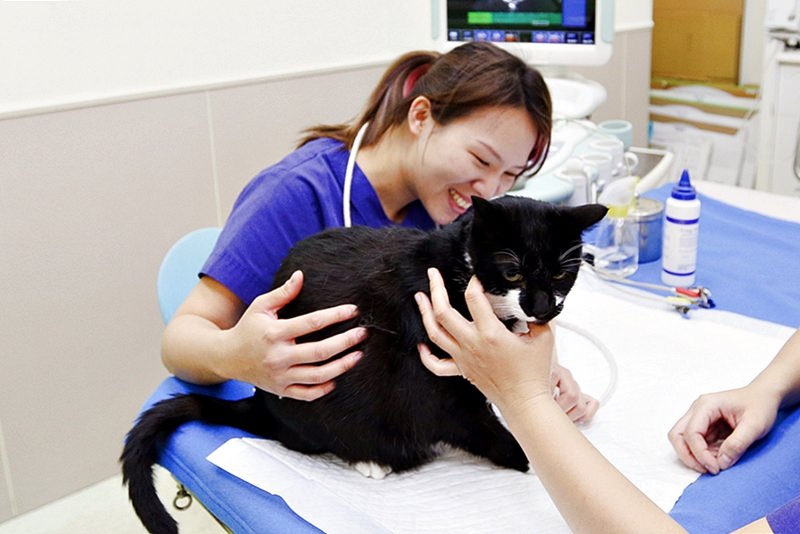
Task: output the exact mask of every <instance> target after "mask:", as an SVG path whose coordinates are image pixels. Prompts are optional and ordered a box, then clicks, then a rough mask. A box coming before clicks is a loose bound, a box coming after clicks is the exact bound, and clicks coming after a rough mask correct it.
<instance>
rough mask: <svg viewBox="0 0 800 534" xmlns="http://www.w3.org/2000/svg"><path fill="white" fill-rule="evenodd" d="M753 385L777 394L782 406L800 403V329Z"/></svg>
mask: <svg viewBox="0 0 800 534" xmlns="http://www.w3.org/2000/svg"><path fill="white" fill-rule="evenodd" d="M752 385H753V386H754V387H757V388H760V389H764V390H765V391H769V392H770V393H773V394H775V395H777V396H778V397H779V399H780V400H781V406H784V407H785V406H792V405H794V404H797V403H800V330H797V331H796V332H795V333H794V334H793V335H792V337H790V338H789V339H788V341H786V343H785V344H784V345H783V347H782V348H781V350H780V351H778V354H776V355H775V358H774V359H773V360H772V362H770V364H769V365H768V366H767V367H766V368H765V369H764V370H763V371H762V372H761V373H760V374H759V375H758V376H757V377H756V378H755V379H754V380H753V382H752Z"/></svg>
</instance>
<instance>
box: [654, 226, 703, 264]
mask: <svg viewBox="0 0 800 534" xmlns="http://www.w3.org/2000/svg"><path fill="white" fill-rule="evenodd" d="M698 221H699V219H694V220H693V223H690V222H689V221H685V220H683V221H675V220H674V219H671V218H669V217H667V218H666V225H665V226H664V254H663V256H662V260H661V266H662V269H663V270H664V271H665V272H667V273H669V274H673V275H676V276H684V275H689V274H692V273H694V272H695V270H696V265H697V237H698V235H699V233H700V232H699V230H700V225H699V224H698ZM676 223H677V224H676Z"/></svg>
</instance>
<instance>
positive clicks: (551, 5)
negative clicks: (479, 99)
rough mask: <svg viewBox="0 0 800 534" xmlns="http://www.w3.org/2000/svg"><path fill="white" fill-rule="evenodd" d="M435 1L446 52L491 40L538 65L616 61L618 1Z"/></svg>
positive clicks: (440, 38) (577, 64)
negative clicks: (437, 6) (615, 38)
mask: <svg viewBox="0 0 800 534" xmlns="http://www.w3.org/2000/svg"><path fill="white" fill-rule="evenodd" d="M434 1H436V2H438V3H439V12H438V14H436V13H434V15H435V16H436V17H437V18H438V21H439V26H440V29H441V31H439V32H438V34H439V42H440V44H441V45H442V46H441V47H442V48H443V49H450V48H454V47H456V46H458V45H460V44H463V43H465V42H467V41H491V42H493V43H495V44H497V45H499V46H501V47H503V48H506V49H508V50H509V51H511V52H513V53H514V54H516V55H518V56H520V57H522V58H523V59H524V60H526V61H527V62H528V63H530V64H531V65H536V66H550V65H552V66H557V67H562V66H563V67H566V66H581V65H602V64H604V63H606V62H607V61H608V59H609V58H610V57H611V50H612V42H613V37H614V2H613V0H434ZM434 9H435V8H434Z"/></svg>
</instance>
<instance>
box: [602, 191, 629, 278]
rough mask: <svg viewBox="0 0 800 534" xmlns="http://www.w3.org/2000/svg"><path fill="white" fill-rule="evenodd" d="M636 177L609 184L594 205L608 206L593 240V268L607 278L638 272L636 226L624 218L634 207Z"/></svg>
mask: <svg viewBox="0 0 800 534" xmlns="http://www.w3.org/2000/svg"><path fill="white" fill-rule="evenodd" d="M637 181H638V177H636V176H628V177H625V178H621V179H619V180H616V181H614V182H612V183H611V184H609V185H608V187H606V188H605V189H604V190H603V192H602V193H601V195H600V198H599V199H598V202H599V203H600V204H605V205H606V206H608V214H607V215H606V216H605V217H604V218H603V220H601V221H600V223H599V224H598V225H597V232H596V234H595V240H594V268H595V270H597V271H599V272H600V273H602V274H605V275H608V276H620V277H626V276H630V275H632V274H633V273H635V272H636V270H637V269H638V268H639V223H638V222H637V221H636V220H634V219H632V218H630V217H628V211H629V210H630V208H631V206H632V205H633V204H634V203H635V198H634V190H635V187H636V182H637Z"/></svg>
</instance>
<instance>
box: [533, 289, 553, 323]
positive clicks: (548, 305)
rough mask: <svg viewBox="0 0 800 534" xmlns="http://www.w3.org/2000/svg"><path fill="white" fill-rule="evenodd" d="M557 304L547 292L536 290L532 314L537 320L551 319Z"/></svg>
mask: <svg viewBox="0 0 800 534" xmlns="http://www.w3.org/2000/svg"><path fill="white" fill-rule="evenodd" d="M554 306H555V302H554V301H553V300H552V299H551V298H550V295H548V294H547V293H546V292H545V291H541V290H536V291H535V292H534V293H533V296H532V298H531V312H533V313H532V315H533V316H534V317H536V318H537V319H545V318H547V319H549V316H550V315H551V314H552V312H553V308H554Z"/></svg>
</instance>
